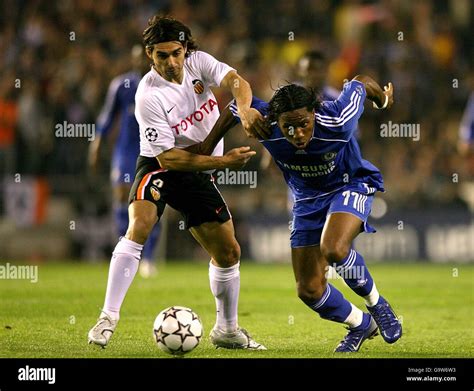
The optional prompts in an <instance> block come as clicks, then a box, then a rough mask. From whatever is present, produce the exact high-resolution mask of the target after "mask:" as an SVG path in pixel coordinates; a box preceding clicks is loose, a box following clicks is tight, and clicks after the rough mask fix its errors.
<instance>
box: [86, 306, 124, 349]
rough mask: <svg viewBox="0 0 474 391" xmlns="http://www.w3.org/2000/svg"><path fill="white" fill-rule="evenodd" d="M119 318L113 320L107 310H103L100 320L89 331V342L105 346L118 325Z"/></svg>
mask: <svg viewBox="0 0 474 391" xmlns="http://www.w3.org/2000/svg"><path fill="white" fill-rule="evenodd" d="M117 323H118V320H113V319H112V318H111V317H110V316H109V315H107V314H106V313H105V312H102V314H101V315H100V318H99V320H98V321H97V323H96V324H95V326H94V327H92V328H91V329H90V331H89V334H88V335H87V336H88V339H89V344H92V343H95V344H96V345H99V346H102V347H103V348H105V346H106V345H107V344H108V343H109V340H110V337H112V334H113V333H114V331H115V328H116V327H117Z"/></svg>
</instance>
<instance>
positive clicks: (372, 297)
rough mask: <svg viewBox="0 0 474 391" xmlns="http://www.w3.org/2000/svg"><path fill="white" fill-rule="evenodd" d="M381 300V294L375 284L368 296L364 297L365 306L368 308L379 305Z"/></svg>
mask: <svg viewBox="0 0 474 391" xmlns="http://www.w3.org/2000/svg"><path fill="white" fill-rule="evenodd" d="M379 298H380V294H379V291H378V290H377V287H376V286H375V282H374V286H373V287H372V289H371V291H370V293H369V294H368V295H367V296H364V300H365V304H366V305H367V306H368V307H373V306H374V305H376V304H377V303H378V301H379Z"/></svg>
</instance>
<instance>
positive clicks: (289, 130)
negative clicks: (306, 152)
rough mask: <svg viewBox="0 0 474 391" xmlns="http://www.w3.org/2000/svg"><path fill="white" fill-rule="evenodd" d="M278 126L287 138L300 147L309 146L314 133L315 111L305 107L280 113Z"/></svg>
mask: <svg viewBox="0 0 474 391" xmlns="http://www.w3.org/2000/svg"><path fill="white" fill-rule="evenodd" d="M278 126H279V127H280V129H281V130H282V132H283V134H284V135H285V137H286V138H287V140H288V141H289V142H290V143H292V144H293V145H294V146H295V147H296V148H298V149H304V148H306V147H307V146H308V144H309V141H310V140H311V137H312V135H313V127H314V111H308V109H306V108H305V107H303V108H301V109H297V110H293V111H287V112H285V113H282V114H280V117H279V118H278Z"/></svg>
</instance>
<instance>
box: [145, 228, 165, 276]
mask: <svg viewBox="0 0 474 391" xmlns="http://www.w3.org/2000/svg"><path fill="white" fill-rule="evenodd" d="M160 232H161V224H160V223H159V222H158V223H156V224H155V226H154V227H153V229H152V230H151V232H150V235H148V239H147V240H146V243H145V245H144V246H143V254H142V256H143V259H142V264H141V265H140V275H141V276H142V277H144V278H147V277H149V276H152V275H154V274H156V266H155V260H154V252H155V248H156V246H157V245H158V241H159V240H160Z"/></svg>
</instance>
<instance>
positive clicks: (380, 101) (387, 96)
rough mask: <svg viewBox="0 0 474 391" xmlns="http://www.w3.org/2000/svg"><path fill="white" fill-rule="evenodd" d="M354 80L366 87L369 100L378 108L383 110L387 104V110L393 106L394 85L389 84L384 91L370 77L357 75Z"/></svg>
mask: <svg viewBox="0 0 474 391" xmlns="http://www.w3.org/2000/svg"><path fill="white" fill-rule="evenodd" d="M353 80H358V81H360V82H361V83H363V84H364V86H365V91H366V92H367V98H368V99H370V100H371V101H372V102H374V103H375V104H376V105H377V107H378V108H383V106H384V104H385V102H386V101H387V105H386V106H385V108H387V109H388V108H390V107H391V106H392V105H393V85H392V83H390V82H389V83H388V85H386V86H385V87H384V89H383V90H382V88H381V87H380V85H379V84H378V83H377V82H376V81H375V80H374V79H372V78H371V77H370V76H366V75H357V76H356V77H354V79H353Z"/></svg>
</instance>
